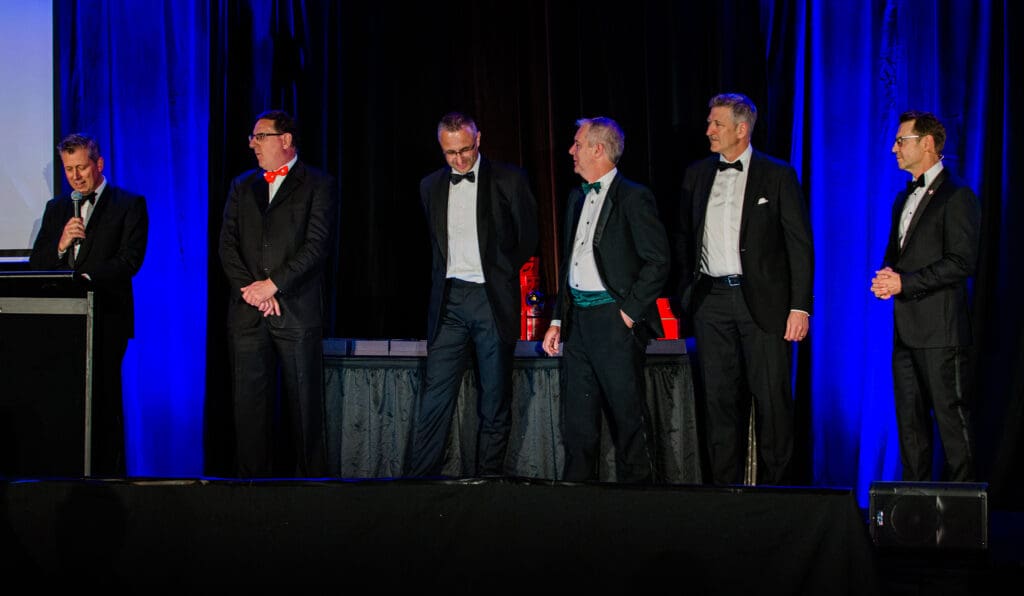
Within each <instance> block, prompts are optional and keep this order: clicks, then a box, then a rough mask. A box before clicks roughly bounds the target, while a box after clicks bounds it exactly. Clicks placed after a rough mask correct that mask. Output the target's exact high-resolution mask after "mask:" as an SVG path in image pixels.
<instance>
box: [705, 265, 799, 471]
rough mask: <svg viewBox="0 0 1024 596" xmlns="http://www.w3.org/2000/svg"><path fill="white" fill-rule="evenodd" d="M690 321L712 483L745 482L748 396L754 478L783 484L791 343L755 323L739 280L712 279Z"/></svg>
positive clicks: (789, 449)
mask: <svg viewBox="0 0 1024 596" xmlns="http://www.w3.org/2000/svg"><path fill="white" fill-rule="evenodd" d="M693 326H694V339H695V341H696V345H697V354H698V358H699V360H700V368H701V373H702V375H703V377H704V391H705V402H706V412H707V414H706V425H705V426H706V436H707V442H708V455H709V457H710V460H711V476H712V482H713V483H715V484H742V483H743V472H744V469H745V466H744V462H745V460H746V436H747V425H748V417H749V411H750V410H749V406H750V404H751V400H752V401H753V404H754V406H755V427H756V430H757V453H758V476H759V478H758V482H759V483H763V484H782V483H784V482H785V481H786V480H787V472H788V468H789V461H790V459H791V458H792V455H793V398H792V394H791V390H790V379H789V375H790V370H789V366H790V360H791V350H792V348H791V347H790V346H789V344H788V342H786V340H785V339H783V337H782V335H775V334H769V333H765V332H764V331H763V330H761V328H760V327H758V325H757V323H755V322H754V320H753V318H752V317H751V315H750V310H749V309H748V308H747V303H746V300H745V299H744V298H743V291H742V289H741V288H740V287H739V286H734V287H730V286H728V285H725V284H724V283H720V282H718V281H716V282H714V283H713V284H712V285H711V288H710V290H709V291H708V294H707V296H706V297H705V298H704V300H703V301H702V302H701V303H700V306H699V307H698V308H697V310H696V312H694V314H693Z"/></svg>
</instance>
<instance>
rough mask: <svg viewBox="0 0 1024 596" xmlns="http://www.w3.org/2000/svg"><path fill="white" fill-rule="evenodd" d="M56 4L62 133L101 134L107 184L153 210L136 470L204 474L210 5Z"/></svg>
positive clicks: (131, 364) (138, 356)
mask: <svg viewBox="0 0 1024 596" xmlns="http://www.w3.org/2000/svg"><path fill="white" fill-rule="evenodd" d="M54 10H55V15H56V19H55V22H56V27H57V39H58V40H59V41H58V44H59V46H60V48H59V55H60V59H59V60H60V61H59V64H60V71H59V78H60V81H61V85H60V88H61V96H60V98H59V110H60V122H61V130H58V131H57V132H56V134H57V136H58V137H60V136H63V135H65V134H67V133H70V132H74V131H81V132H86V133H88V134H91V135H94V136H95V137H96V138H97V139H98V141H99V143H100V147H101V149H102V153H103V156H104V162H105V166H106V168H105V170H104V175H105V176H106V177H107V179H108V181H109V183H110V184H114V185H116V186H122V187H125V188H128V189H131V190H133V191H135V192H139V193H141V194H143V195H144V196H145V197H146V203H147V207H148V209H149V214H150V228H149V244H148V248H147V251H146V257H145V260H144V262H143V265H142V269H141V270H140V271H139V273H138V274H137V275H136V277H135V279H134V291H135V313H136V315H135V317H136V323H135V338H134V339H133V340H132V341H131V342H130V343H129V347H128V353H127V355H126V356H125V360H124V369H123V376H124V402H125V425H126V434H127V439H126V440H127V443H128V445H127V455H128V472H129V474H130V475H133V476H164V477H194V476H199V475H202V473H203V442H202V421H203V418H202V407H203V397H204V379H205V376H204V375H205V370H204V364H205V363H204V358H205V351H204V346H205V343H206V331H207V329H206V284H207V265H206V264H207V253H206V243H207V235H208V228H207V217H206V211H207V200H208V193H209V191H208V181H207V169H208V159H207V146H208V135H209V125H208V122H209V94H210V91H209V87H210V83H209V27H208V21H209V17H208V14H207V5H206V2H204V1H202V0H199V1H194V2H172V1H170V0H166V1H145V2H134V1H131V0H105V1H104V0H59V1H57V2H55V3H54ZM55 144H56V143H55ZM65 184H66V183H65ZM68 191H69V189H67V188H66V187H65V192H68Z"/></svg>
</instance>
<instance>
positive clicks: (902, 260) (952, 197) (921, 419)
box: [871, 112, 981, 482]
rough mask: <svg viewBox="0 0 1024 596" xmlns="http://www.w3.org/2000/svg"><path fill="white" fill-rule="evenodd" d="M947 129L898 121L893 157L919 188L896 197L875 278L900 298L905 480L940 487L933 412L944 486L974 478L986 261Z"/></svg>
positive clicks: (875, 288)
mask: <svg viewBox="0 0 1024 596" xmlns="http://www.w3.org/2000/svg"><path fill="white" fill-rule="evenodd" d="M945 142H946V130H945V128H944V127H943V126H942V123H941V122H939V120H938V118H936V117H935V116H934V115H933V114H929V113H927V112H905V113H903V114H902V115H900V127H899V131H898V132H897V133H896V141H895V142H894V143H893V146H892V152H893V153H895V154H896V162H897V164H898V165H899V167H900V169H901V170H906V171H907V172H910V175H911V176H913V180H911V182H909V183H908V184H907V188H906V190H903V191H901V192H899V193H898V194H897V195H896V201H895V203H894V204H893V209H892V228H891V231H890V233H889V243H888V245H887V246H886V249H885V262H884V263H883V267H882V269H881V270H879V271H877V272H876V273H875V277H874V278H873V279H872V280H871V291H872V292H873V293H874V294H875V296H876V297H878V298H881V299H883V300H888V299H889V298H895V300H894V303H895V305H894V313H893V322H894V326H895V334H894V335H895V337H894V340H895V345H894V346H893V352H892V376H893V384H894V388H895V400H896V423H897V427H898V429H899V437H900V460H901V462H902V464H903V479H904V480H911V481H919V480H920V481H926V480H931V479H932V450H933V439H932V428H933V422H932V414H934V417H935V419H934V423H935V424H936V425H937V426H938V429H939V438H940V439H941V441H942V446H943V448H944V450H945V453H946V476H947V478H946V480H950V481H953V482H971V481H973V480H974V475H975V469H974V439H973V431H972V428H971V417H970V399H969V394H968V389H969V384H968V383H967V382H966V378H967V366H968V359H967V351H968V349H969V348H970V346H971V319H970V314H969V308H968V294H967V278H968V277H970V276H971V275H973V274H974V270H975V267H976V266H977V261H978V242H979V235H980V234H979V229H980V223H979V222H980V219H981V207H980V205H979V203H978V197H977V196H975V194H974V192H973V191H972V190H971V189H970V188H968V187H967V186H966V185H965V184H964V183H963V182H962V181H960V180H958V179H957V178H956V177H954V176H953V175H952V173H950V171H949V170H947V169H945V168H944V167H943V165H942V148H943V146H944V145H945Z"/></svg>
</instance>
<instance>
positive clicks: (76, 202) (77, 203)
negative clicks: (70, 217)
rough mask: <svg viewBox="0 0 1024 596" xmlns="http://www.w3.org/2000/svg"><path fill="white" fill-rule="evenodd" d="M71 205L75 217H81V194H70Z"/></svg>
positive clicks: (74, 192) (76, 192) (75, 192)
mask: <svg viewBox="0 0 1024 596" xmlns="http://www.w3.org/2000/svg"><path fill="white" fill-rule="evenodd" d="M71 204H72V205H73V206H74V208H75V217H82V193H80V192H78V191H77V190H76V191H73V192H72V193H71Z"/></svg>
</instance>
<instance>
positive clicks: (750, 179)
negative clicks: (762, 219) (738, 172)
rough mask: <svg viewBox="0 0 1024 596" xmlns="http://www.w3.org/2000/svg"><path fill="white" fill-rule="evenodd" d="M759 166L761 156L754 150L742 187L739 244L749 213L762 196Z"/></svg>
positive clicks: (761, 173)
mask: <svg viewBox="0 0 1024 596" xmlns="http://www.w3.org/2000/svg"><path fill="white" fill-rule="evenodd" d="M760 166H761V158H760V157H759V156H758V154H757V152H756V151H755V152H754V153H753V154H752V155H751V156H750V171H749V172H747V187H746V188H745V189H743V211H741V212H740V245H741V246H742V245H743V238H744V234H746V233H747V221H749V220H750V214H751V213H752V212H753V210H754V207H755V206H756V205H757V199H758V197H761V196H764V195H763V194H762V193H761V189H762V188H764V168H762V167H760Z"/></svg>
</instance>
